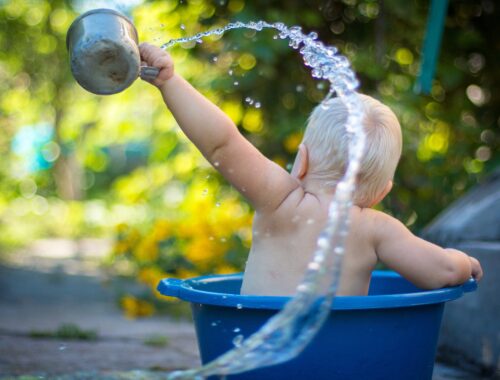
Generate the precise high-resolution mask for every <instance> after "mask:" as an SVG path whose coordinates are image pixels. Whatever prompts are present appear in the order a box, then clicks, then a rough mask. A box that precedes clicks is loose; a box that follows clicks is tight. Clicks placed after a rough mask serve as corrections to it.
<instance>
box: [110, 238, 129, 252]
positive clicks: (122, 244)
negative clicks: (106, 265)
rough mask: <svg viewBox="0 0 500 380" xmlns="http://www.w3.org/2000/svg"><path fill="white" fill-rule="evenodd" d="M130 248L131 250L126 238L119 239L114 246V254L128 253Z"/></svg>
mask: <svg viewBox="0 0 500 380" xmlns="http://www.w3.org/2000/svg"><path fill="white" fill-rule="evenodd" d="M128 250H129V245H128V244H127V242H126V241H125V240H118V241H117V242H116V243H115V246H114V254H115V255H123V254H125V253H127V252H128Z"/></svg>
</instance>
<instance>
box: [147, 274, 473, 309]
mask: <svg viewBox="0 0 500 380" xmlns="http://www.w3.org/2000/svg"><path fill="white" fill-rule="evenodd" d="M372 276H376V277H380V278H395V279H400V278H402V276H401V275H399V274H398V273H396V272H393V271H373V273H372ZM242 278H243V274H242V273H234V274H222V275H206V276H198V277H192V278H188V279H185V280H181V279H177V278H165V279H163V280H161V281H160V283H159V284H158V287H157V290H158V292H159V293H160V294H162V295H165V296H171V297H176V298H179V299H181V300H183V301H188V302H191V303H197V304H202V305H213V306H221V307H232V308H238V309H240V308H241V309H244V308H250V309H268V310H280V309H282V308H283V307H284V305H285V304H286V303H287V302H288V301H289V300H290V299H292V297H284V296H252V295H239V294H231V293H219V292H210V291H205V290H199V289H196V288H195V286H196V284H197V283H210V282H214V281H223V280H224V279H227V280H235V279H242ZM193 285H194V286H193ZM476 288H477V283H476V281H475V280H474V279H472V278H471V279H469V280H468V281H466V282H465V283H463V284H462V285H458V286H453V287H446V288H441V289H435V290H422V291H417V292H412V293H396V294H383V295H367V296H338V297H336V298H335V299H334V302H333V305H332V310H361V309H391V308H401V307H411V306H419V305H431V304H437V303H443V302H447V301H452V300H455V299H457V298H460V297H461V296H462V295H463V294H464V293H466V292H472V291H474V290H476Z"/></svg>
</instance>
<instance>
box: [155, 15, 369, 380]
mask: <svg viewBox="0 0 500 380" xmlns="http://www.w3.org/2000/svg"><path fill="white" fill-rule="evenodd" d="M239 28H248V29H254V30H257V31H260V30H262V29H264V28H272V29H276V30H278V31H279V35H278V36H279V38H281V39H285V38H287V39H289V45H290V46H291V47H292V48H294V49H299V48H300V54H301V55H302V56H303V60H304V63H305V64H306V65H307V66H309V67H311V69H312V73H311V74H312V76H313V77H315V78H319V79H326V80H328V81H329V82H330V91H329V93H328V94H327V96H326V98H325V99H324V100H323V106H325V107H328V103H327V100H328V99H329V98H330V97H331V96H333V94H337V96H339V97H340V98H341V99H342V101H343V102H344V104H345V106H346V107H347V109H348V118H347V124H346V128H347V131H348V133H349V136H350V142H349V149H348V152H349V153H348V155H349V157H348V165H347V169H346V173H345V174H344V176H343V178H342V179H341V181H340V182H339V183H338V185H337V188H336V191H335V196H334V199H333V201H332V203H331V204H330V206H329V215H328V221H327V223H326V226H325V228H324V229H323V231H322V232H321V234H320V236H319V237H318V240H317V247H316V250H315V252H314V256H313V260H312V261H311V262H310V263H309V265H308V269H307V271H306V273H305V275H304V279H303V281H302V283H301V284H300V285H299V286H298V287H297V293H296V295H295V297H294V298H293V299H291V300H290V301H289V302H288V303H287V304H286V305H285V307H284V308H283V310H282V311H281V312H280V313H278V314H276V315H275V316H273V317H272V318H271V319H269V320H268V322H267V323H266V324H265V325H264V326H262V328H261V329H260V330H259V331H257V332H256V333H254V334H253V335H251V336H250V337H248V338H247V339H246V340H244V341H243V342H241V344H238V346H237V347H235V348H234V349H232V350H230V351H228V352H226V353H225V354H223V355H221V356H220V357H219V358H217V359H216V360H214V361H212V362H210V363H208V364H206V365H204V366H202V367H200V368H198V369H191V370H187V371H177V372H173V373H171V374H170V375H169V377H168V379H169V380H173V379H200V378H204V377H206V376H211V375H221V376H225V375H229V374H237V373H241V372H245V371H249V370H252V369H256V368H260V367H265V366H270V365H274V364H279V363H282V362H285V361H287V360H290V359H292V358H294V357H295V356H296V355H298V354H299V353H300V352H301V351H302V350H303V349H304V348H305V347H306V346H307V344H308V343H309V342H310V341H311V340H312V338H313V337H314V336H315V333H316V332H317V331H318V330H319V328H320V327H321V326H322V325H323V322H324V321H325V319H326V318H327V317H328V314H329V312H330V308H331V305H332V302H333V299H334V296H335V293H336V289H337V287H338V283H339V279H340V270H341V265H342V257H343V254H344V244H345V237H346V235H347V232H348V225H349V209H350V207H351V205H352V201H351V198H352V192H353V190H354V184H355V179H356V175H357V172H358V169H359V162H360V160H361V156H362V154H363V150H364V146H365V134H364V131H363V127H362V123H361V121H362V117H363V111H362V105H361V102H360V100H359V97H358V96H357V93H356V89H357V87H358V81H357V79H356V76H355V74H354V72H353V71H352V70H351V68H350V63H349V61H348V59H347V58H346V57H344V56H343V55H341V54H339V53H338V52H337V49H336V48H335V47H333V46H326V45H324V44H323V43H322V42H320V41H318V40H317V38H318V35H317V34H316V33H314V32H311V33H309V34H307V35H305V34H304V33H302V30H301V28H300V27H298V26H293V27H290V28H289V27H287V26H285V25H284V24H283V23H273V24H270V23H267V22H265V21H259V22H250V23H243V22H234V23H230V24H228V25H226V26H225V27H222V28H217V29H214V30H209V31H206V32H201V33H198V34H196V35H194V36H191V37H183V38H179V39H175V40H171V41H169V42H168V43H166V44H164V45H163V46H162V48H164V49H167V48H169V47H171V46H173V45H175V44H179V43H184V42H190V41H199V40H200V39H202V38H203V37H206V36H209V35H213V34H218V35H221V34H223V33H225V32H226V31H228V30H231V29H239ZM332 253H333V255H332ZM328 276H329V277H328ZM327 278H328V279H329V280H330V282H329V284H330V286H329V288H328V291H327V292H326V294H324V291H323V290H322V288H321V284H323V283H324V280H325V279H327Z"/></svg>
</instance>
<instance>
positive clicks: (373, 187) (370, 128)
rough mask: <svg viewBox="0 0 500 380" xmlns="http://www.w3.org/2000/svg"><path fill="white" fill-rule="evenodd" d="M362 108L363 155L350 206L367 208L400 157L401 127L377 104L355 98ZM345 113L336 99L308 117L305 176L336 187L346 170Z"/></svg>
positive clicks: (366, 97) (392, 174)
mask: <svg viewBox="0 0 500 380" xmlns="http://www.w3.org/2000/svg"><path fill="white" fill-rule="evenodd" d="M358 95H359V96H360V100H361V103H362V104H363V107H364V116H363V126H364V130H365V133H366V145H365V152H364V154H363V157H362V159H361V163H360V169H359V173H358V176H357V186H356V190H355V192H354V196H353V202H354V204H357V205H360V206H361V205H364V206H366V205H370V204H371V203H372V202H373V201H375V200H376V199H377V197H379V196H380V194H381V193H382V192H383V191H384V189H385V187H386V186H387V183H388V182H389V181H390V180H392V178H393V177H394V172H395V171H396V166H397V164H398V161H399V158H400V156H401V149H402V145H403V143H402V136H401V127H400V125H399V122H398V119H397V117H396V115H394V113H393V112H392V111H391V109H390V108H389V107H387V106H386V105H384V104H382V103H381V102H379V101H378V100H376V99H374V98H372V97H370V96H368V95H362V94H358ZM347 116H348V111H347V108H346V106H345V105H344V103H343V102H342V101H341V100H340V99H339V98H334V99H330V100H328V101H327V103H326V104H321V105H319V106H317V107H316V108H315V109H314V110H313V112H312V113H311V116H310V117H309V120H308V123H307V128H306V131H305V133H304V138H303V143H304V144H305V145H306V146H307V148H308V151H309V171H308V175H310V176H311V177H313V178H318V179H322V180H324V181H326V183H327V185H330V186H336V185H337V183H338V182H339V180H340V179H341V178H342V176H343V175H344V173H345V170H346V167H347V162H346V161H347V148H348V143H349V135H348V133H347V131H346V128H345V126H346V121H347Z"/></svg>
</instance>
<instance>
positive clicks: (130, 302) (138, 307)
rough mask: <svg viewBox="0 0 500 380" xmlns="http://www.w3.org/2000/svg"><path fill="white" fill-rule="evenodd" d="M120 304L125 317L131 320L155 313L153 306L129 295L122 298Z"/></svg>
mask: <svg viewBox="0 0 500 380" xmlns="http://www.w3.org/2000/svg"><path fill="white" fill-rule="evenodd" d="M120 304H121V306H122V308H123V310H124V311H125V316H126V317H127V318H131V319H135V318H138V317H149V316H151V315H152V314H153V313H154V312H155V308H154V305H153V304H151V303H150V302H147V301H143V300H140V299H138V298H136V297H134V296H130V295H127V296H124V297H122V299H121V300H120Z"/></svg>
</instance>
